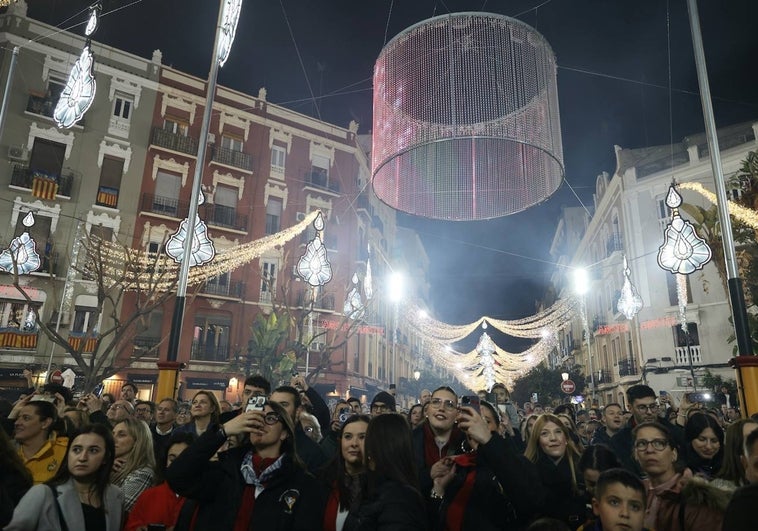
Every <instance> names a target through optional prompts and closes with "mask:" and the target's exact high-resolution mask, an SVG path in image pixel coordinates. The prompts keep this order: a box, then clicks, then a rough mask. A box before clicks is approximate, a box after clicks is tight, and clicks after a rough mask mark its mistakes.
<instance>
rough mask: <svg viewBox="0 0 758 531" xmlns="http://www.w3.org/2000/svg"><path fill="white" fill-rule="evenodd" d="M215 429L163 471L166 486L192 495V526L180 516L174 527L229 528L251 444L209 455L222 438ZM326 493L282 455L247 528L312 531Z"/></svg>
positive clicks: (179, 530)
mask: <svg viewBox="0 0 758 531" xmlns="http://www.w3.org/2000/svg"><path fill="white" fill-rule="evenodd" d="M224 440H225V437H224V436H223V435H222V434H221V433H219V432H218V430H217V428H214V429H213V430H208V431H206V432H205V433H203V434H202V435H201V436H200V437H199V438H198V440H197V441H196V442H195V443H194V444H193V445H192V446H190V447H189V448H187V449H186V450H185V451H184V452H182V454H181V455H180V456H179V457H177V458H176V461H174V462H173V463H172V465H171V466H170V467H169V468H168V470H167V471H166V477H167V479H168V483H169V485H170V486H171V488H172V489H173V490H174V492H176V493H177V494H179V495H180V496H185V497H187V498H191V499H193V500H195V502H196V503H197V510H196V513H195V516H194V518H193V521H194V525H190V524H189V522H187V521H185V519H183V518H181V517H180V521H179V522H178V523H177V525H176V531H182V530H190V529H194V530H205V529H213V530H214V531H225V530H229V531H231V530H232V529H233V528H234V521H235V518H236V516H237V512H238V511H239V508H240V503H241V501H242V495H243V491H244V487H245V482H244V479H243V477H242V473H241V472H240V467H241V465H242V460H243V458H244V456H245V454H246V453H247V452H248V451H250V449H251V448H250V446H242V447H239V448H233V449H231V450H229V451H228V452H223V453H221V454H219V459H218V461H210V458H211V457H212V456H213V454H214V453H216V451H217V450H218V449H219V448H220V447H221V445H222V444H223V443H224ZM325 502H326V493H325V492H324V490H323V489H322V488H321V487H320V485H319V483H318V482H317V481H316V479H315V478H314V477H313V476H311V475H310V474H308V473H307V472H306V471H305V470H303V469H302V468H301V467H299V466H298V465H296V464H295V463H294V462H293V461H292V460H291V459H290V458H289V456H288V455H285V457H284V461H283V463H282V467H281V468H280V469H279V470H278V471H277V473H276V474H275V475H274V476H273V477H272V478H271V479H270V480H269V483H268V484H267V486H266V488H265V489H264V490H263V492H261V493H260V494H259V495H258V497H257V498H256V499H255V505H254V507H253V517H252V527H253V528H254V529H266V530H267V531H311V530H313V529H314V527H313V526H314V522H318V523H319V525H320V523H321V522H322V521H323V518H324V506H325Z"/></svg>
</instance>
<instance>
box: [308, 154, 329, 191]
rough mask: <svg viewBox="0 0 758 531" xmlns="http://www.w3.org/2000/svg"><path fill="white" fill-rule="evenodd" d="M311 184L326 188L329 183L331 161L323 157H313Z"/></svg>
mask: <svg viewBox="0 0 758 531" xmlns="http://www.w3.org/2000/svg"><path fill="white" fill-rule="evenodd" d="M310 181H311V184H314V185H316V186H321V187H324V188H326V186H327V184H328V183H329V159H328V158H326V157H322V156H321V155H313V166H312V168H311V178H310Z"/></svg>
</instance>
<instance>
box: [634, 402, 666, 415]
mask: <svg viewBox="0 0 758 531" xmlns="http://www.w3.org/2000/svg"><path fill="white" fill-rule="evenodd" d="M659 407H660V406H658V404H639V405H636V406H634V409H636V410H637V411H639V412H640V413H655V412H656V411H658V408H659Z"/></svg>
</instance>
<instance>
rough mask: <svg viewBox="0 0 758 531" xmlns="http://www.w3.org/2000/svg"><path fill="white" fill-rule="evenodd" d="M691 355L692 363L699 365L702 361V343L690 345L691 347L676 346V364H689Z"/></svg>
mask: <svg viewBox="0 0 758 531" xmlns="http://www.w3.org/2000/svg"><path fill="white" fill-rule="evenodd" d="M690 357H692V364H693V365H699V364H700V363H702V357H701V355H700V345H690V346H689V347H676V358H675V359H676V364H677V365H684V366H689V364H690Z"/></svg>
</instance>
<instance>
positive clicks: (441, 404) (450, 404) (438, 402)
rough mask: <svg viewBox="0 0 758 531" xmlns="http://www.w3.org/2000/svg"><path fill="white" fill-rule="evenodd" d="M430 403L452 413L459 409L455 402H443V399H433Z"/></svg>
mask: <svg viewBox="0 0 758 531" xmlns="http://www.w3.org/2000/svg"><path fill="white" fill-rule="evenodd" d="M429 403H430V404H431V405H432V406H434V407H435V408H442V409H446V410H448V411H452V410H454V409H456V408H457V407H458V404H457V403H456V402H455V401H453V400H443V399H441V398H432V399H431V400H430V401H429Z"/></svg>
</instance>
